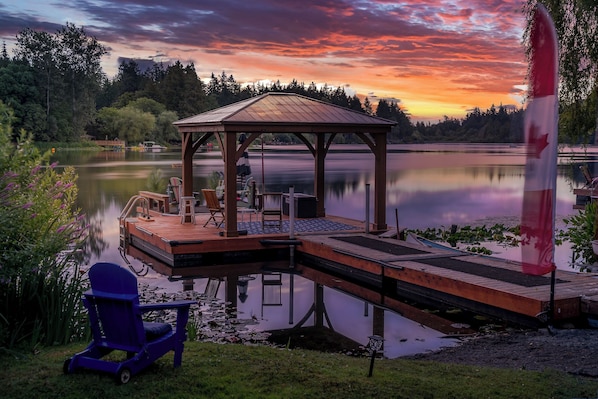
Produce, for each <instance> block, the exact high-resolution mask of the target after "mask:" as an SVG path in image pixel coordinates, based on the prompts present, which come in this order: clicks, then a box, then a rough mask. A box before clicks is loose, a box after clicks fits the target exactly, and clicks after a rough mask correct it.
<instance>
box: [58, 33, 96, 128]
mask: <svg viewBox="0 0 598 399" xmlns="http://www.w3.org/2000/svg"><path fill="white" fill-rule="evenodd" d="M56 36H57V39H58V46H59V47H58V54H57V61H58V65H59V69H60V71H61V72H62V74H63V76H64V78H65V81H66V82H65V83H66V84H68V86H69V88H70V92H69V97H70V102H71V104H70V106H71V110H70V112H71V129H72V132H73V138H76V137H80V136H81V135H82V134H83V133H84V128H85V126H86V125H87V124H88V123H89V122H90V121H92V120H93V117H94V115H95V97H96V95H97V94H98V93H99V91H100V83H101V81H102V76H103V73H102V68H101V66H100V60H101V58H102V56H103V55H104V54H106V49H105V48H104V46H102V45H101V44H100V43H99V42H98V41H97V40H96V39H95V38H93V37H90V36H87V34H86V33H85V30H84V29H83V28H77V27H76V26H75V25H73V24H71V23H68V22H67V24H66V26H65V27H62V28H60V29H59V30H58V32H57V34H56Z"/></svg>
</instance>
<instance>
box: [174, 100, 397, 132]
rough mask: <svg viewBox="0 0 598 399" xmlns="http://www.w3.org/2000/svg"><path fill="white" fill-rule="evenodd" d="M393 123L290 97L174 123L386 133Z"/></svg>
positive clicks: (203, 128) (200, 128)
mask: <svg viewBox="0 0 598 399" xmlns="http://www.w3.org/2000/svg"><path fill="white" fill-rule="evenodd" d="M395 124H396V122H394V121H391V120H387V119H383V118H378V117H374V116H370V115H367V114H365V113H362V112H358V111H355V110H351V109H348V108H344V107H340V106H337V105H334V104H329V103H326V102H323V101H319V100H315V99H312V98H309V97H305V96H301V95H298V94H293V93H266V94H263V95H261V96H258V97H253V98H250V99H247V100H244V101H239V102H237V103H234V104H231V105H227V106H224V107H221V108H217V109H214V110H212V111H207V112H204V113H201V114H198V115H195V116H191V117H189V118H185V119H181V120H179V121H176V122H174V125H175V126H177V127H178V128H179V130H180V131H190V132H214V131H246V132H251V131H260V132H273V133H295V132H297V133H312V132H313V133H317V132H326V133H338V132H341V133H348V132H353V133H386V132H388V131H389V130H390V128H391V127H392V126H394V125H395Z"/></svg>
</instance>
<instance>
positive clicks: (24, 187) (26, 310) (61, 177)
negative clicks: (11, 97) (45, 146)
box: [0, 102, 87, 351]
mask: <svg viewBox="0 0 598 399" xmlns="http://www.w3.org/2000/svg"><path fill="white" fill-rule="evenodd" d="M11 137H12V129H11V113H10V111H8V110H7V108H6V107H5V106H4V105H3V104H2V103H1V102H0V350H5V351H6V350H12V349H14V348H17V347H27V348H33V347H35V346H37V345H39V344H42V345H53V344H56V343H60V344H64V343H67V342H69V341H70V340H71V339H72V338H73V337H75V336H78V335H81V334H82V333H83V330H82V328H83V327H81V326H82V325H85V323H81V321H82V320H81V318H80V315H81V311H82V305H81V303H80V302H81V300H80V298H81V293H82V290H83V279H82V276H81V273H80V271H79V268H78V264H77V262H75V261H74V256H75V254H76V253H77V248H78V246H79V245H81V244H82V242H83V241H84V239H85V237H86V231H87V228H86V226H85V225H84V222H83V217H82V216H81V215H79V212H78V211H75V210H74V204H75V200H76V198H77V186H76V184H75V182H76V179H77V176H76V174H75V172H74V169H72V168H66V169H64V171H62V173H59V172H58V171H57V170H56V168H55V166H56V165H48V159H49V154H48V153H47V154H45V155H42V154H41V153H40V152H39V151H38V150H37V149H36V148H35V147H34V146H33V144H32V141H31V136H30V135H27V134H25V133H21V135H20V136H19V138H18V139H17V143H16V145H13V144H12V143H11ZM83 321H85V320H84V319H83Z"/></svg>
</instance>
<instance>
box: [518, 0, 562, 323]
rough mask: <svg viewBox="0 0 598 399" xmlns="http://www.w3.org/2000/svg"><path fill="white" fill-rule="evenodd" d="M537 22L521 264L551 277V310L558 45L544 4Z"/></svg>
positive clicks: (536, 15)
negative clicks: (550, 274) (549, 273)
mask: <svg viewBox="0 0 598 399" xmlns="http://www.w3.org/2000/svg"><path fill="white" fill-rule="evenodd" d="M533 18H534V19H533V25H532V30H531V34H530V45H531V60H530V81H529V85H530V87H529V100H528V101H529V102H528V106H527V110H526V112H525V140H526V146H527V162H526V166H525V187H524V193H523V209H522V218H521V238H522V244H521V248H522V251H521V260H522V266H523V273H526V274H533V275H543V274H546V273H548V272H552V283H551V308H552V305H553V301H554V273H555V272H554V271H555V269H556V267H555V264H554V228H555V225H554V215H555V203H556V171H557V156H558V137H557V136H558V134H557V124H558V94H557V93H558V90H557V86H558V46H557V37H556V31H555V29H554V25H553V23H552V19H551V18H550V15H549V14H548V12H547V11H546V9H545V8H544V7H543V6H542V5H540V4H538V6H537V7H536V9H535V11H534V17H533ZM551 311H552V309H551ZM551 316H552V315H551V314H549V317H551Z"/></svg>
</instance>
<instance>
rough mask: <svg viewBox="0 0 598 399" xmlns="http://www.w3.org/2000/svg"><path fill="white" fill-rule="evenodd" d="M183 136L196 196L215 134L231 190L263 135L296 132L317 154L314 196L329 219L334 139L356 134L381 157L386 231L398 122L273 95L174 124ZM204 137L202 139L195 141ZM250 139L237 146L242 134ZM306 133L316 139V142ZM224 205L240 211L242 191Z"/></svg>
mask: <svg viewBox="0 0 598 399" xmlns="http://www.w3.org/2000/svg"><path fill="white" fill-rule="evenodd" d="M174 125H175V126H176V127H177V128H178V130H179V132H180V133H181V137H182V143H183V148H182V157H183V161H182V179H183V195H185V196H191V195H192V194H193V190H194V188H193V155H194V154H195V152H196V151H197V150H198V149H199V147H200V146H201V145H202V144H205V143H206V142H207V141H208V139H210V137H212V135H214V136H215V137H216V140H217V141H218V144H219V146H220V148H221V151H222V158H223V159H224V162H225V167H224V184H225V187H235V186H236V175H237V172H236V163H237V161H238V159H239V158H240V157H241V156H242V154H243V152H244V151H245V150H246V149H247V147H249V145H250V144H251V143H252V142H253V141H254V140H255V139H257V138H258V137H260V135H261V134H262V133H292V134H294V135H295V136H297V137H298V138H299V139H300V140H301V141H302V142H303V143H304V144H305V145H306V146H307V148H308V149H309V151H310V152H311V153H312V155H313V156H314V160H315V171H314V192H315V195H316V197H317V198H318V202H317V216H318V217H324V216H325V204H324V161H325V158H326V153H327V152H328V149H329V148H330V145H331V144H332V141H333V139H334V137H335V136H336V135H337V134H339V133H354V134H356V135H357V136H358V137H359V138H360V139H361V140H362V141H363V142H364V143H365V144H367V145H368V147H369V148H370V150H371V151H372V153H373V154H374V157H375V180H374V220H373V223H374V226H373V227H374V229H375V230H378V229H385V228H386V135H387V134H388V133H389V132H390V129H391V127H392V126H393V125H395V122H393V121H389V120H386V119H382V118H377V117H373V116H369V115H367V114H364V113H362V112H358V111H353V110H350V109H347V108H343V107H339V106H336V105H332V104H328V103H325V102H322V101H318V100H314V99H311V98H308V97H304V96H300V95H296V94H288V93H267V94H264V95H261V96H258V97H253V98H250V99H248V100H244V101H240V102H238V103H235V104H231V105H228V106H224V107H221V108H218V109H215V110H212V111H208V112H204V113H202V114H199V115H195V116H192V117H189V118H185V119H181V120H179V121H177V122H174ZM194 133H199V137H197V136H196V138H194V137H193V134H194ZM240 133H245V134H247V135H248V137H247V139H246V140H245V141H244V142H243V143H242V144H241V146H239V148H237V134H240ZM306 134H313V135H314V136H315V143H312V142H311V141H310V140H309V139H308V137H306ZM224 206H225V208H226V209H228V210H235V209H236V207H237V198H236V190H226V191H225V195H224ZM225 225H226V230H225V235H226V236H227V237H236V236H238V234H239V232H238V231H237V213H236V212H234V211H232V212H231V211H229V212H226V220H225Z"/></svg>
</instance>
